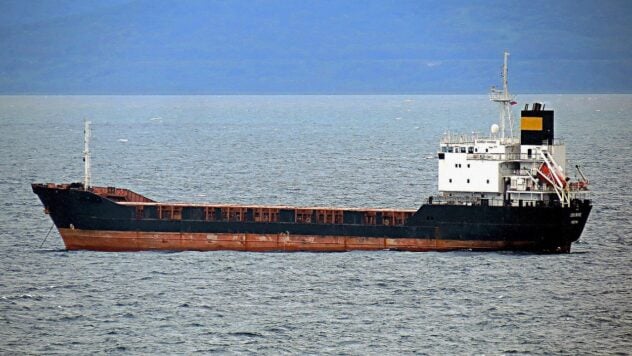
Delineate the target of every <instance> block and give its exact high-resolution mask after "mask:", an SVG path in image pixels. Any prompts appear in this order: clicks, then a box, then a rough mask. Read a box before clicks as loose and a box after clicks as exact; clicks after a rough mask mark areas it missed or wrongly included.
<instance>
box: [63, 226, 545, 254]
mask: <svg viewBox="0 0 632 356" xmlns="http://www.w3.org/2000/svg"><path fill="white" fill-rule="evenodd" d="M59 233H60V234H61V237H62V239H63V240H64V244H65V245H66V249H68V250H93V251H147V250H164V251H218V250H234V251H256V252H267V251H314V252H342V251H352V250H401V251H452V250H464V249H472V250H512V249H517V248H528V247H529V246H530V245H532V244H533V243H530V242H526V241H525V242H515V241H514V242H511V243H509V242H506V241H476V240H469V241H466V240H437V239H428V238H405V239H390V238H382V237H355V236H316V235H290V234H276V235H261V234H233V233H184V232H183V233H177V232H173V233H172V232H142V231H95V230H79V229H59Z"/></svg>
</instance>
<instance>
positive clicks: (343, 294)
mask: <svg viewBox="0 0 632 356" xmlns="http://www.w3.org/2000/svg"><path fill="white" fill-rule="evenodd" d="M536 100H537V101H543V102H545V103H546V106H547V108H554V109H555V110H556V128H555V130H556V136H558V137H562V138H563V139H564V141H565V142H566V144H567V149H568V158H569V160H570V162H571V165H570V167H573V166H574V165H575V164H580V165H581V166H582V167H583V170H584V172H585V174H586V175H587V176H588V178H589V179H590V182H591V183H590V184H591V188H592V190H593V195H592V198H593V200H594V210H593V212H592V215H591V216H590V219H589V221H588V224H587V226H586V229H585V231H584V233H583V235H582V237H581V239H580V240H579V242H577V243H575V244H574V245H573V250H572V253H571V254H562V255H537V254H526V253H509V252H507V253H479V252H472V251H459V252H448V253H445V252H444V253H434V252H430V253H407V252H389V251H381V252H349V253H243V252H204V253H201V252H179V253H159V252H143V253H98V252H87V251H80V252H67V251H65V250H64V247H63V243H62V241H61V239H60V237H59V235H58V233H57V231H56V230H55V229H53V230H52V231H51V232H50V234H49V235H48V236H47V233H48V232H49V229H50V228H51V225H52V223H51V221H50V219H49V217H48V216H47V215H45V214H44V211H43V207H42V205H41V203H40V202H39V201H38V199H37V197H36V196H35V195H34V194H33V193H32V191H31V188H30V184H31V183H32V182H58V183H60V182H74V181H81V179H82V175H83V163H82V150H83V120H84V119H89V120H91V121H92V122H93V139H92V151H93V156H92V158H93V183H94V184H95V185H109V186H110V185H116V186H120V187H126V188H131V189H133V190H135V191H137V192H139V193H142V194H144V195H146V196H148V197H150V198H153V199H157V200H169V201H196V202H221V203H250V204H288V205H325V206H329V205H332V206H344V207H395V208H417V207H418V206H419V205H420V204H421V203H422V202H423V201H424V200H425V199H427V197H428V196H429V195H432V194H434V193H435V192H436V173H437V162H436V161H435V158H434V157H435V156H436V149H437V147H438V142H439V139H440V137H441V135H442V133H443V132H444V131H446V130H451V131H461V132H472V131H478V132H482V133H485V132H488V130H489V127H490V125H491V124H493V123H494V122H495V121H496V120H497V118H498V112H497V108H496V107H495V105H494V104H493V103H491V102H489V100H488V98H487V97H486V96H483V95H473V96H443V95H427V96H425V95H424V96H0V266H1V271H0V354H8V355H9V354H10V355H13V354H93V353H98V354H155V353H160V354H194V353H200V354H211V353H220V354H235V353H237V354H272V355H276V354H324V355H328V354H355V355H360V354H361V355H364V354H376V355H379V354H433V355H446V354H489V355H498V354H572V355H577V354H629V353H630V352H631V351H632V248H631V246H630V244H631V242H632V241H631V240H632V227H631V216H632V199H631V198H632V194H631V193H630V192H631V189H632V185H631V184H630V179H631V173H630V172H631V169H632V149H631V148H630V147H631V143H632V119H631V118H632V95H537V96H536V95H523V96H518V102H519V104H518V105H517V107H516V109H515V112H514V113H515V114H516V115H519V108H521V107H522V106H524V104H525V103H527V102H531V101H536ZM570 175H571V176H574V173H573V172H570Z"/></svg>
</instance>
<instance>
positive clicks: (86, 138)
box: [83, 120, 91, 190]
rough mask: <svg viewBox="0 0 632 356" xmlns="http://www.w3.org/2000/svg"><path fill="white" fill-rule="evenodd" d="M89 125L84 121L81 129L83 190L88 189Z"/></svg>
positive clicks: (89, 176)
mask: <svg viewBox="0 0 632 356" xmlns="http://www.w3.org/2000/svg"><path fill="white" fill-rule="evenodd" d="M90 124H91V122H90V121H88V120H84V128H83V189H84V190H88V188H90V178H91V173H90V136H91V133H90Z"/></svg>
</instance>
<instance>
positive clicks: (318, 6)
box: [0, 0, 632, 94]
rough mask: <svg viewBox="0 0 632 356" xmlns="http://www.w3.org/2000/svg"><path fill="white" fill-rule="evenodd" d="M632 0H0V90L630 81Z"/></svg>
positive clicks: (254, 89)
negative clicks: (503, 79) (503, 76)
mask: <svg viewBox="0 0 632 356" xmlns="http://www.w3.org/2000/svg"><path fill="white" fill-rule="evenodd" d="M631 24H632V1H627V0H622V1H608V0H602V1H581V0H574V1H549V0H546V1H533V0H530V1H466V0H455V1H443V0H441V1H423V0H414V1H405V0H399V1H371V0H363V1H347V0H345V1H341V0H334V1H309V0H307V1H305V0H303V1H292V0H280V1H274V0H270V1H267V0H262V1H239V0H234V1H231V0H225V1H213V0H206V1H192V0H187V1H183V0H177V1H176V0H174V1H157V0H138V1H129V0H128V1H123V0H116V1H111V0H110V1H67V0H49V1H24V0H19V1H2V0H0V49H1V50H0V93H5V94H8V93H35V94H37V93H59V94H95V93H98V94H127V93H133V94H163V93H164V94H169V93H173V94H192V93H209V94H217V93H249V94H250V93H334V94H335V93H485V92H486V91H487V89H488V88H489V86H490V85H492V84H497V83H498V82H499V72H500V66H501V63H502V53H503V50H505V49H508V50H509V51H510V52H511V59H510V84H511V87H512V89H513V91H514V92H516V93H531V92H551V93H569V92H570V93H576V92H590V93H598V92H601V93H604V92H628V93H629V92H632V80H630V78H632V40H631V38H632V25H631Z"/></svg>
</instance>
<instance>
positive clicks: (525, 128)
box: [520, 103, 554, 146]
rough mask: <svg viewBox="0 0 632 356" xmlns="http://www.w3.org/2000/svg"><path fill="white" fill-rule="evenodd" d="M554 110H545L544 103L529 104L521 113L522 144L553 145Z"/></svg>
mask: <svg viewBox="0 0 632 356" xmlns="http://www.w3.org/2000/svg"><path fill="white" fill-rule="evenodd" d="M553 116H554V115H553V110H544V104H542V103H533V105H532V106H531V110H529V104H527V105H525V109H524V110H522V111H521V113H520V144H522V145H535V146H540V145H552V144H553V138H554V130H553Z"/></svg>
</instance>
